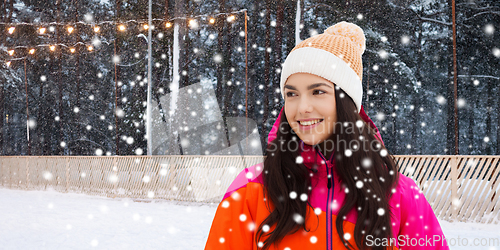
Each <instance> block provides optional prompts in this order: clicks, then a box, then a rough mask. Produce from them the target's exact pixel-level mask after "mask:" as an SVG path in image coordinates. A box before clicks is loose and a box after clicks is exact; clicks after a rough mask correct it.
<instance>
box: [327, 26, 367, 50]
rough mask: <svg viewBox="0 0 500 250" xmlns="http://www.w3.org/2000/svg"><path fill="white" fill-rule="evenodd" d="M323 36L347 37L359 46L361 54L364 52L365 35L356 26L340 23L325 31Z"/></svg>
mask: <svg viewBox="0 0 500 250" xmlns="http://www.w3.org/2000/svg"><path fill="white" fill-rule="evenodd" d="M325 34H330V35H336V36H343V37H347V38H349V39H350V40H351V41H353V42H354V43H355V44H357V45H358V46H359V48H360V50H361V51H360V52H361V54H363V53H364V52H365V46H366V45H365V41H366V39H365V34H364V33H363V30H362V29H361V28H360V27H359V26H358V25H356V24H353V23H348V22H340V23H337V24H335V25H333V26H331V27H330V28H328V29H326V30H325Z"/></svg>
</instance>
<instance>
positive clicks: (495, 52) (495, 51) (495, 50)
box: [492, 47, 500, 58]
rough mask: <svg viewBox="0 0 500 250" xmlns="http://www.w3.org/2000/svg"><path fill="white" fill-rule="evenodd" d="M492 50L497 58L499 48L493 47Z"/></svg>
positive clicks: (499, 54) (499, 53) (499, 52)
mask: <svg viewBox="0 0 500 250" xmlns="http://www.w3.org/2000/svg"><path fill="white" fill-rule="evenodd" d="M492 52H493V55H494V56H495V57H497V58H498V57H500V49H499V48H496V47H495V48H493V50H492Z"/></svg>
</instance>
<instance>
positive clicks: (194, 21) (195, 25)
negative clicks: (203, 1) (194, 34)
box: [189, 19, 198, 29]
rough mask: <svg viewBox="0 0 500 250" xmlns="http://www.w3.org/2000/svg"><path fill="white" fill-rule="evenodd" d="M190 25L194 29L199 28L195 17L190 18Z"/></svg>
mask: <svg viewBox="0 0 500 250" xmlns="http://www.w3.org/2000/svg"><path fill="white" fill-rule="evenodd" d="M189 26H191V28H193V29H195V28H198V22H197V21H196V20H195V19H191V20H189Z"/></svg>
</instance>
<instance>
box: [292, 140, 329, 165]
mask: <svg viewBox="0 0 500 250" xmlns="http://www.w3.org/2000/svg"><path fill="white" fill-rule="evenodd" d="M300 150H301V153H300V156H302V159H303V163H304V165H305V166H306V167H307V168H309V169H311V170H313V169H315V168H316V170H319V169H321V168H324V167H329V168H332V167H333V166H334V165H335V161H334V154H333V153H332V155H331V156H330V159H326V157H325V156H324V155H323V153H321V151H320V150H319V149H318V148H317V147H313V146H311V145H308V144H305V143H304V142H303V141H302V140H300ZM327 163H329V164H327ZM313 171H314V170H313Z"/></svg>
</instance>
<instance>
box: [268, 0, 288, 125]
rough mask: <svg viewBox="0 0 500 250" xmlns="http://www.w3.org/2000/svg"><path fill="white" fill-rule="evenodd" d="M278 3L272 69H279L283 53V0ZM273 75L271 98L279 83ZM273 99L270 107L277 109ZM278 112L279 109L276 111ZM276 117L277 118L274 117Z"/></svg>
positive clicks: (278, 77)
mask: <svg viewBox="0 0 500 250" xmlns="http://www.w3.org/2000/svg"><path fill="white" fill-rule="evenodd" d="M277 1H278V6H277V13H276V33H275V37H276V43H275V49H274V50H275V61H274V69H281V63H282V62H283V58H282V57H283V55H282V54H283V53H282V49H281V48H283V20H284V11H285V6H284V4H285V3H284V0H277ZM272 73H273V75H274V77H273V78H274V81H273V82H272V85H271V90H272V91H271V93H273V96H274V97H276V94H275V93H276V92H275V91H274V89H275V88H276V87H278V88H279V82H280V76H281V74H279V73H277V72H276V71H273V72H272ZM274 99H275V98H272V100H271V102H272V103H273V105H272V107H273V109H275V108H278V105H279V103H277V102H275V101H274ZM278 110H279V109H278ZM276 117H277V116H276Z"/></svg>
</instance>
